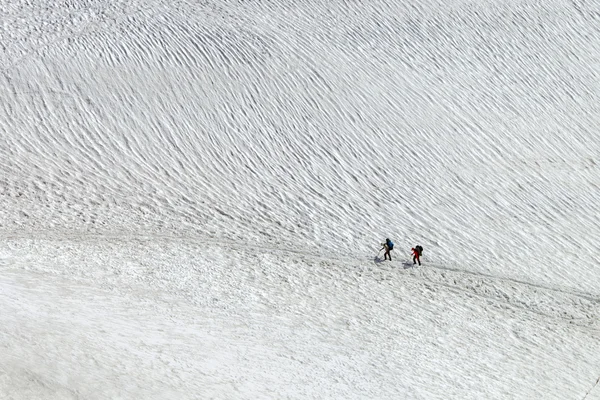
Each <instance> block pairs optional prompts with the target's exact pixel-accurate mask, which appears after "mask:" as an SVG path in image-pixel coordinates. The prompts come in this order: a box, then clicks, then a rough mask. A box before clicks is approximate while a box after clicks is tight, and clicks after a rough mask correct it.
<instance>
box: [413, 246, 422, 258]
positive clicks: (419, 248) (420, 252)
mask: <svg viewBox="0 0 600 400" xmlns="http://www.w3.org/2000/svg"><path fill="white" fill-rule="evenodd" d="M415 250H417V251H418V252H419V257H421V256H422V255H423V246H416V247H415Z"/></svg>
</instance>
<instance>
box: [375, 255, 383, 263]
mask: <svg viewBox="0 0 600 400" xmlns="http://www.w3.org/2000/svg"><path fill="white" fill-rule="evenodd" d="M373 261H375V264H379V263H382V262H384V261H385V260H384V259H383V258H380V257H378V256H375V259H374V260H373Z"/></svg>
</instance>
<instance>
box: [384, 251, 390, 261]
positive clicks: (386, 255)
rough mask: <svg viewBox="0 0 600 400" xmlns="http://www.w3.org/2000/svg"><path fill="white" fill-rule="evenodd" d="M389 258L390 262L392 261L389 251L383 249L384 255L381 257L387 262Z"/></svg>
mask: <svg viewBox="0 0 600 400" xmlns="http://www.w3.org/2000/svg"><path fill="white" fill-rule="evenodd" d="M388 257H389V258H390V261H392V255H391V254H390V249H387V248H386V249H385V254H384V255H383V259H384V260H387V258H388Z"/></svg>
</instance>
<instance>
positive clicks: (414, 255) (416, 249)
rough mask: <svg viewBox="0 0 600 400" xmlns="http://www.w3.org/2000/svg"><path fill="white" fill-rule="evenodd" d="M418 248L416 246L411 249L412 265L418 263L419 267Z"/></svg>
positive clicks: (419, 256) (419, 253)
mask: <svg viewBox="0 0 600 400" xmlns="http://www.w3.org/2000/svg"><path fill="white" fill-rule="evenodd" d="M419 247H421V246H417V247H416V248H414V247H413V248H412V249H411V250H412V254H413V265H415V264H416V263H417V262H418V263H419V265H421V251H420V249H419Z"/></svg>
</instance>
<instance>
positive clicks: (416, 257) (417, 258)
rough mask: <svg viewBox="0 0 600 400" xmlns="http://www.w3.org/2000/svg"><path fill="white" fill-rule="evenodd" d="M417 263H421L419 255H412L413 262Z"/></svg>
mask: <svg viewBox="0 0 600 400" xmlns="http://www.w3.org/2000/svg"><path fill="white" fill-rule="evenodd" d="M417 262H418V263H419V265H421V257H419V256H414V257H413V264H416V263H417Z"/></svg>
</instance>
